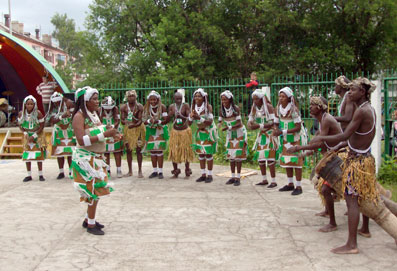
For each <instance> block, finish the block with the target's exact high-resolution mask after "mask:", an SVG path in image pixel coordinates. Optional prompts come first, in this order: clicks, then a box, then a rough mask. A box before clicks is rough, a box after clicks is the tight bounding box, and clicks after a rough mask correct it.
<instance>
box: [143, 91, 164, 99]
mask: <svg viewBox="0 0 397 271" xmlns="http://www.w3.org/2000/svg"><path fill="white" fill-rule="evenodd" d="M152 96H154V97H156V98H157V99H159V100H160V99H161V96H160V94H159V93H158V92H157V91H154V90H152V91H150V93H149V95H148V96H147V97H146V99H148V100H149V99H150V97H152Z"/></svg>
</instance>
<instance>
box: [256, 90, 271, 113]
mask: <svg viewBox="0 0 397 271" xmlns="http://www.w3.org/2000/svg"><path fill="white" fill-rule="evenodd" d="M251 96H252V98H254V96H256V97H258V98H259V99H262V103H263V109H264V115H265V116H266V119H269V118H270V115H269V109H268V108H267V100H266V92H265V90H264V89H261V88H258V89H255V91H254V92H253V93H252V95H251ZM254 106H255V105H254ZM252 114H253V112H252V107H251V115H252Z"/></svg>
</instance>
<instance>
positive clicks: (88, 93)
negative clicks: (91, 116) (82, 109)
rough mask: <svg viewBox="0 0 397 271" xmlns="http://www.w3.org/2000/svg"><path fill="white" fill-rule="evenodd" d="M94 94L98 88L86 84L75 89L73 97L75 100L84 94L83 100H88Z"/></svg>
mask: <svg viewBox="0 0 397 271" xmlns="http://www.w3.org/2000/svg"><path fill="white" fill-rule="evenodd" d="M94 94H98V95H99V92H98V90H97V89H95V88H92V87H88V86H87V87H83V88H79V89H78V90H76V93H75V94H74V99H75V101H76V102H77V100H78V98H79V97H80V96H81V95H84V101H85V102H88V101H89V100H90V99H91V97H92V96H93V95H94Z"/></svg>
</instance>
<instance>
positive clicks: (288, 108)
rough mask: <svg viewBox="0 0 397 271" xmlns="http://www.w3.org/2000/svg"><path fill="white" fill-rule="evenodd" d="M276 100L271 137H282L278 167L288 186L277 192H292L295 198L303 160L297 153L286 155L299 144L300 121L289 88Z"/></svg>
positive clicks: (300, 190) (300, 189)
mask: <svg viewBox="0 0 397 271" xmlns="http://www.w3.org/2000/svg"><path fill="white" fill-rule="evenodd" d="M278 98H279V100H278V104H277V110H276V117H275V119H274V123H275V124H276V127H275V129H274V131H273V135H275V136H279V135H281V134H282V135H283V137H282V139H281V145H282V153H281V157H280V166H281V167H283V168H285V169H286V171H287V177H288V184H287V185H285V186H284V187H282V188H280V189H279V191H281V192H283V191H292V193H291V195H293V196H295V195H299V194H302V186H301V180H302V165H303V158H302V157H300V156H299V154H298V153H294V154H290V153H288V152H287V149H289V148H290V147H292V146H298V145H300V144H301V143H300V142H301V137H300V130H301V125H302V120H301V117H300V113H299V108H298V106H297V104H296V103H295V99H294V95H293V92H292V90H291V89H290V88H289V87H285V88H282V89H281V90H280V91H279V93H278ZM278 125H279V126H280V128H279V127H278ZM280 129H281V130H280ZM294 169H295V178H296V187H294V181H293V176H294Z"/></svg>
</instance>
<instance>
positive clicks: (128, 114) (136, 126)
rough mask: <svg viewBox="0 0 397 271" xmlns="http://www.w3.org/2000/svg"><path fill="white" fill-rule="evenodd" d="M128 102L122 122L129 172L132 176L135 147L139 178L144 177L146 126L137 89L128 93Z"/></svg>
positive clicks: (122, 108) (122, 107) (125, 105)
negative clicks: (143, 150)
mask: <svg viewBox="0 0 397 271" xmlns="http://www.w3.org/2000/svg"><path fill="white" fill-rule="evenodd" d="M126 98H127V103H126V104H124V105H122V106H121V108H120V111H121V123H122V124H123V125H124V133H123V135H124V136H123V140H124V144H125V147H126V152H127V164H128V173H127V174H126V176H132V151H133V150H134V149H135V151H136V158H137V160H138V178H143V174H142V158H143V157H142V149H143V147H144V146H145V136H146V135H145V134H146V128H145V125H144V124H143V122H142V114H143V106H142V105H141V104H140V103H138V101H137V100H136V99H137V94H136V91H135V90H129V91H127V93H126Z"/></svg>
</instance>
